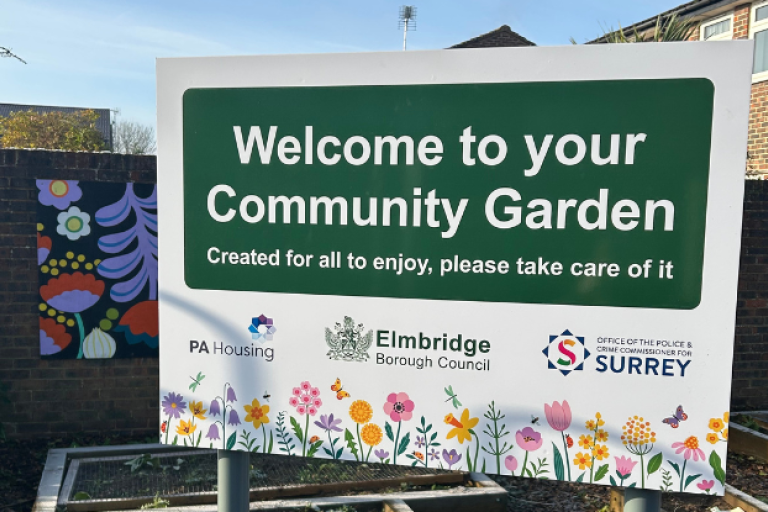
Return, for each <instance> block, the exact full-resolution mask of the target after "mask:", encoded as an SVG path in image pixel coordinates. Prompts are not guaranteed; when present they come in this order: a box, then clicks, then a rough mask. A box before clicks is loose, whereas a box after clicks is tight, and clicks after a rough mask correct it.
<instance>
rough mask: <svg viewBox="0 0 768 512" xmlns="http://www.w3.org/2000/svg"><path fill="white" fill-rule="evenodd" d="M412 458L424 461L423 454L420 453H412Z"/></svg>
mask: <svg viewBox="0 0 768 512" xmlns="http://www.w3.org/2000/svg"><path fill="white" fill-rule="evenodd" d="M413 456H414V457H416V458H417V459H419V460H420V461H422V462H423V461H424V454H423V453H421V452H413Z"/></svg>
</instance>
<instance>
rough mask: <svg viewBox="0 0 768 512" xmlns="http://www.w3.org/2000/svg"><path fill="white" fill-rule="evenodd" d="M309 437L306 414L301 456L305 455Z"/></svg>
mask: <svg viewBox="0 0 768 512" xmlns="http://www.w3.org/2000/svg"><path fill="white" fill-rule="evenodd" d="M308 437H309V413H307V426H306V427H304V445H303V446H302V447H301V456H302V457H304V456H305V455H306V454H307V438H308Z"/></svg>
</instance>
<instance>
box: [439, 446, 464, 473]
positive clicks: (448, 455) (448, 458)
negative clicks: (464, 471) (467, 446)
mask: <svg viewBox="0 0 768 512" xmlns="http://www.w3.org/2000/svg"><path fill="white" fill-rule="evenodd" d="M443 460H444V461H445V462H446V463H448V469H451V466H453V465H454V464H456V463H457V462H459V461H460V460H461V454H458V453H456V450H455V449H453V450H451V451H448V450H443Z"/></svg>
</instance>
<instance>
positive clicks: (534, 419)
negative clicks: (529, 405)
mask: <svg viewBox="0 0 768 512" xmlns="http://www.w3.org/2000/svg"><path fill="white" fill-rule="evenodd" d="M538 424H539V417H538V416H534V415H533V414H531V425H538Z"/></svg>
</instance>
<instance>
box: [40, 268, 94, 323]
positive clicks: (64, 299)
mask: <svg viewBox="0 0 768 512" xmlns="http://www.w3.org/2000/svg"><path fill="white" fill-rule="evenodd" d="M103 293H104V281H99V280H98V279H96V278H95V277H93V274H83V273H82V272H75V273H74V274H61V276H60V277H58V278H53V279H51V280H50V281H48V284H44V285H43V286H41V287H40V296H41V297H42V298H43V300H44V301H45V302H47V303H48V304H50V305H51V307H53V308H56V309H58V310H59V311H66V312H67V313H82V312H83V311H85V310H86V309H88V308H89V307H91V306H93V305H94V304H96V303H97V302H98V301H99V298H101V295H102V294H103Z"/></svg>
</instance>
